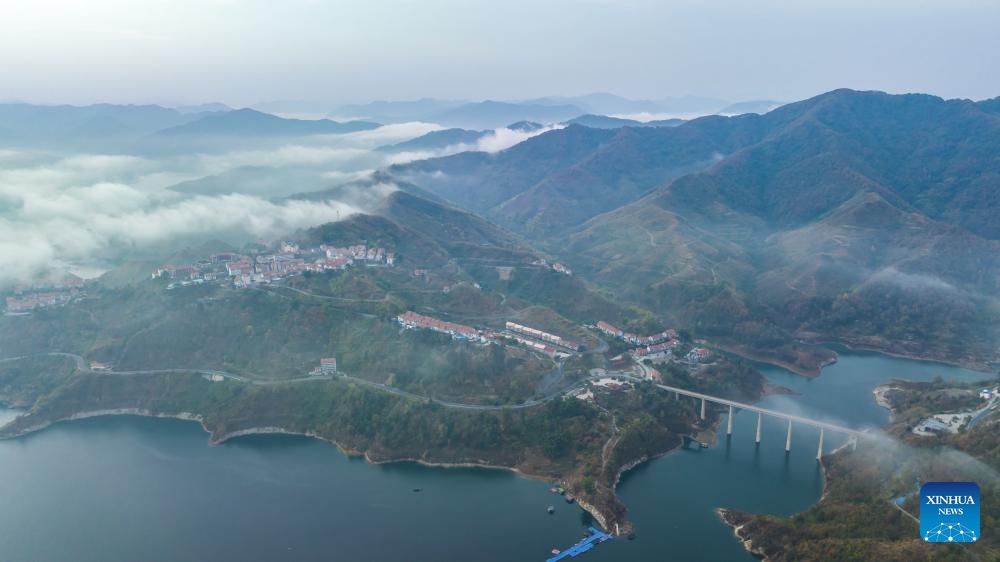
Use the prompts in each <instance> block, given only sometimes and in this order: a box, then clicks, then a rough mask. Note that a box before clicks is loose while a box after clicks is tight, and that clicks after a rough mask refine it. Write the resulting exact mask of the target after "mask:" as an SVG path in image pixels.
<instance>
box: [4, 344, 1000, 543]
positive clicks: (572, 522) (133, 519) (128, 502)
mask: <svg viewBox="0 0 1000 562" xmlns="http://www.w3.org/2000/svg"><path fill="white" fill-rule="evenodd" d="M762 369H763V371H764V372H765V374H766V375H767V376H768V378H770V379H771V380H772V381H773V382H775V383H777V384H781V385H784V386H787V387H789V388H792V389H793V390H795V391H797V392H800V393H801V395H800V396H772V397H768V398H767V399H765V400H764V402H763V403H762V405H764V406H766V407H769V408H773V409H778V410H783V411H789V412H797V413H803V414H807V415H813V416H817V417H821V418H824V419H828V420H830V421H836V422H839V423H842V424H844V425H849V426H852V427H863V426H866V425H871V426H877V425H880V424H882V423H884V422H885V421H886V419H887V413H886V412H885V411H884V410H883V409H881V408H879V407H878V406H877V405H876V404H875V402H874V399H873V398H872V394H871V391H872V389H873V388H874V386H876V385H877V384H879V383H881V382H885V381H887V380H889V379H890V378H893V377H900V378H908V379H913V380H930V379H932V378H933V377H934V376H936V375H939V374H940V375H942V376H944V377H946V378H962V379H978V378H984V377H985V375H983V374H981V373H974V372H971V371H967V370H963V369H958V368H954V367H948V366H943V365H937V364H932V363H920V362H915V361H908V360H903V359H896V358H889V357H883V356H879V355H874V354H865V353H853V352H850V353H845V354H844V355H842V357H841V360H840V361H839V362H838V363H837V364H835V365H832V366H830V367H828V368H826V369H824V371H823V375H822V376H821V377H819V378H816V379H805V378H802V377H798V376H795V375H792V374H790V373H787V372H785V371H783V370H781V369H777V368H771V367H762ZM13 415H15V413H14V412H11V411H9V410H0V421H3V420H4V419H5V418H7V419H10V418H11V417H12V416H13ZM734 421H735V431H734V434H733V436H732V437H731V438H729V439H727V438H726V437H725V435H722V436H721V437H720V440H719V443H718V444H717V445H715V446H712V447H711V448H709V449H685V450H680V451H677V452H675V453H672V454H670V455H667V456H665V457H663V458H660V459H656V460H654V461H652V462H650V463H647V464H645V465H642V466H640V467H638V468H637V469H635V470H633V471H631V472H630V473H628V474H627V475H626V476H625V477H624V478H623V481H622V484H621V486H620V488H619V492H620V494H621V496H622V498H623V500H624V501H625V503H626V504H627V505H628V506H629V509H630V514H631V517H632V519H633V520H634V521H635V523H636V526H637V536H636V539H635V540H633V541H628V540H624V539H616V540H614V541H611V542H609V543H606V544H604V545H601V546H600V547H598V548H597V549H596V550H594V551H593V552H590V553H588V554H586V555H585V557H584V559H587V560H594V561H598V560H604V561H608V560H621V561H630V562H631V561H644V560H650V561H653V560H656V561H661V560H664V559H666V557H668V556H669V557H671V559H677V560H704V561H710V560H753V558H752V557H750V556H749V555H748V554H747V553H746V552H745V551H744V550H743V548H742V546H741V545H740V543H739V542H738V541H736V540H735V539H734V538H733V535H732V532H731V531H730V529H729V528H728V527H726V526H725V525H723V524H722V523H721V522H720V521H719V520H718V518H717V516H716V515H715V511H714V510H715V508H717V507H723V506H725V507H735V508H739V509H744V510H748V511H754V512H764V513H773V514H780V515H788V514H792V513H795V512H797V511H801V510H803V509H805V508H807V507H808V506H809V505H811V504H812V503H814V502H815V501H816V500H817V499H818V498H819V495H820V493H821V490H822V481H823V478H822V474H821V471H820V470H819V468H818V465H817V463H816V460H815V455H816V440H817V432H816V431H813V430H810V429H808V428H804V427H801V428H800V427H796V428H795V430H794V434H793V447H792V452H791V454H789V455H786V454H785V452H784V438H785V425H784V424H783V423H781V422H779V421H777V420H769V421H766V423H765V426H764V436H763V442H762V443H761V445H760V446H759V447H756V446H755V445H754V442H753V433H754V423H755V421H756V416H755V415H754V414H750V413H738V414H737V415H736V417H735V418H734ZM838 444H839V443H838V442H837V440H836V439H835V438H833V436H831V435H829V434H827V444H826V449H827V450H831V449H832V448H833V447H835V446H837V445H838ZM547 487H548V484H546V483H544V482H538V481H532V480H526V479H523V478H519V477H517V476H515V475H513V474H511V473H508V472H504V471H492V470H478V469H435V468H426V467H421V466H418V465H415V464H411V463H403V464H391V465H380V466H373V465H370V464H367V463H365V462H363V461H361V460H357V459H350V458H348V457H346V456H345V455H343V454H341V453H340V452H339V451H337V450H336V449H335V448H333V447H332V446H330V445H328V444H325V443H322V442H319V441H315V440H310V439H307V438H298V437H288V436H252V437H246V438H241V439H238V440H235V441H232V442H229V443H227V444H224V445H221V446H217V447H212V446H209V445H208V438H207V435H206V434H205V433H204V432H203V431H202V430H201V428H200V427H199V426H198V425H197V424H195V423H191V422H181V421H176V420H156V419H144V418H133V417H115V418H95V419H88V420H82V421H78V422H72V423H63V424H57V425H56V426H54V427H52V428H49V429H47V430H45V431H42V432H40V433H37V434H34V435H31V436H28V437H26V438H22V439H17V440H13V441H0V560H4V561H26V562H27V561H31V562H34V561H47V560H54V561H62V560H72V561H81V562H84V561H102V562H105V561H117V560H121V561H132V560H163V561H168V560H169V561H172V562H173V561H184V560H190V561H201V560H213V561H227V560H233V561H236V560H240V561H246V560H302V561H307V560H335V561H354V560H358V561H383V560H384V561H390V560H407V561H428V562H429V561H435V562H437V561H442V560H467V559H468V560H479V561H484V562H493V561H496V562H501V561H503V562H508V561H512V560H518V561H520V560H526V561H532V560H538V561H541V560H544V559H545V558H546V557H547V556H548V553H549V550H550V549H551V548H553V547H557V548H564V547H567V546H569V545H571V544H572V543H574V542H575V541H576V540H577V539H578V538H579V537H580V534H581V533H582V531H583V528H584V526H585V525H587V524H589V523H590V518H589V516H588V515H587V514H585V513H584V512H582V511H581V510H580V509H579V508H578V507H576V506H570V505H567V504H565V503H564V502H562V501H561V499H560V498H558V497H557V496H553V495H551V494H549V493H547V491H546V489H547ZM415 488H420V489H421V490H422V491H421V492H414V491H413V489H415ZM550 504H552V505H554V506H555V507H556V513H555V514H554V515H551V516H550V515H548V514H546V512H545V508H546V506H548V505H550Z"/></svg>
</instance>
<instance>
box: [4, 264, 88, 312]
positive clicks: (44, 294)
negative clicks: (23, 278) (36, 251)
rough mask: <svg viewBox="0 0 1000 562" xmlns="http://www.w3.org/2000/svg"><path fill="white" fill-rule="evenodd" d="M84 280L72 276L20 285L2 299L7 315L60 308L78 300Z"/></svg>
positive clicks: (67, 275)
mask: <svg viewBox="0 0 1000 562" xmlns="http://www.w3.org/2000/svg"><path fill="white" fill-rule="evenodd" d="M83 287H84V280H83V279H82V278H80V277H77V276H76V275H73V274H66V275H64V276H62V277H61V278H59V279H56V280H51V281H46V282H41V283H35V284H33V285H22V286H19V287H16V288H15V289H14V291H13V294H11V295H9V296H7V297H6V298H5V299H4V303H5V305H6V312H7V314H23V313H27V312H29V311H32V310H35V309H39V308H51V307H56V306H62V305H65V304H68V303H70V302H73V301H75V300H77V299H80V298H82V297H83V296H84V293H83Z"/></svg>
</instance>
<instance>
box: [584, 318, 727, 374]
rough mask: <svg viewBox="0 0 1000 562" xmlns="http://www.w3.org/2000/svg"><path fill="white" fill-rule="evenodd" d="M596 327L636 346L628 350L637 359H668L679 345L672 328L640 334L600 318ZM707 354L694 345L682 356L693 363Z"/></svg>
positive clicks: (699, 361)
mask: <svg viewBox="0 0 1000 562" xmlns="http://www.w3.org/2000/svg"><path fill="white" fill-rule="evenodd" d="M597 329H598V330H600V331H601V332H603V333H604V334H606V335H608V336H611V337H613V338H618V339H620V340H622V341H624V342H627V343H630V344H632V345H635V346H637V347H635V348H633V349H630V350H629V355H631V356H632V357H633V358H634V359H636V360H637V361H641V360H643V359H652V360H657V359H669V358H670V357H672V356H673V352H674V349H676V348H677V346H678V345H680V341H679V340H678V339H677V330H674V329H673V328H668V329H666V330H663V331H662V332H660V333H658V334H652V335H649V336H640V335H639V334H633V333H632V332H626V331H624V330H622V329H621V328H618V327H617V326H615V325H614V324H611V323H610V322H605V321H604V320H601V321H599V322H598V323H597ZM709 356H711V352H710V351H709V350H707V349H705V348H704V347H696V348H694V349H692V350H691V351H689V352H688V353H687V355H685V356H684V360H685V361H687V362H688V363H690V364H692V365H694V364H697V363H701V362H703V361H705V360H706V359H708V358H709Z"/></svg>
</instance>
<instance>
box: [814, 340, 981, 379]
mask: <svg viewBox="0 0 1000 562" xmlns="http://www.w3.org/2000/svg"><path fill="white" fill-rule="evenodd" d="M814 345H840V346H843V347H845V348H847V349H848V350H849V351H862V352H867V353H875V354H878V355H885V356H886V357H894V358H896V359H909V360H910V361H920V362H922V363H937V364H939V365H944V366H946V367H958V368H959V369H966V370H968V371H975V372H977V373H985V374H989V369H990V368H991V367H990V363H980V362H979V361H973V362H971V363H970V362H963V361H954V360H948V359H939V358H935V357H927V356H923V355H913V354H910V353H899V352H894V351H887V350H885V349H882V348H877V347H870V346H866V345H858V344H851V343H847V342H844V341H837V340H823V341H818V342H816V343H815V344H814ZM831 351H834V353H836V351H835V350H831Z"/></svg>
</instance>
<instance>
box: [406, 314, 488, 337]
mask: <svg viewBox="0 0 1000 562" xmlns="http://www.w3.org/2000/svg"><path fill="white" fill-rule="evenodd" d="M396 321H397V322H399V324H400V325H401V326H403V327H404V328H406V329H417V328H420V329H426V330H434V331H435V332H441V333H442V334H448V335H449V336H451V337H452V338H453V339H456V340H464V341H477V342H480V343H486V342H487V341H489V339H490V338H489V337H487V335H486V334H485V333H483V332H481V331H479V330H477V329H475V328H473V327H472V326H466V325H464V324H456V323H454V322H447V321H445V320H438V319H437V318H434V317H431V316H424V315H423V314H417V313H416V312H413V311H412V310H408V311H406V312H404V313H403V314H400V315H399V316H397V317H396Z"/></svg>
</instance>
